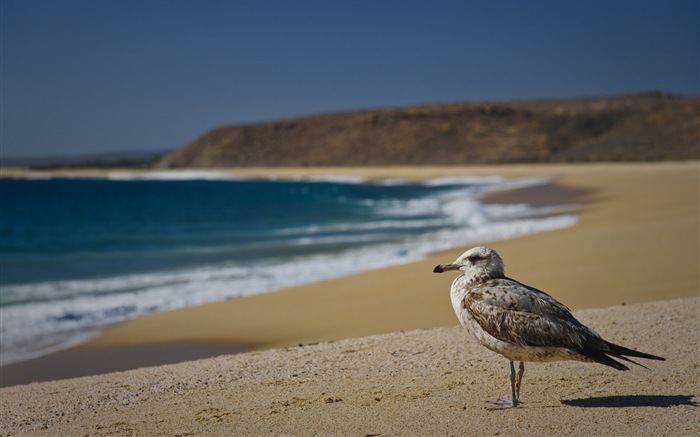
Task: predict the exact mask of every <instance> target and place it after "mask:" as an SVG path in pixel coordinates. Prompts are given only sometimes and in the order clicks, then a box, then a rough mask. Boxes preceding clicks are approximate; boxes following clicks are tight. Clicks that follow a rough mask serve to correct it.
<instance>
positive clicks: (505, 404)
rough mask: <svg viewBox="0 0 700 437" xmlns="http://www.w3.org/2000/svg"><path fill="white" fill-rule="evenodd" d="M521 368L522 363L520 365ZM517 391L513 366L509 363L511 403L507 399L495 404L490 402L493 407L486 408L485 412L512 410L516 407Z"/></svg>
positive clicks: (499, 400)
mask: <svg viewBox="0 0 700 437" xmlns="http://www.w3.org/2000/svg"><path fill="white" fill-rule="evenodd" d="M520 365H521V366H522V363H520ZM518 390H519V387H518V388H517V389H516V375H515V364H514V363H513V362H512V361H511V362H510V392H511V395H512V399H513V400H512V401H509V400H507V399H498V400H497V401H496V402H492V404H493V405H491V406H489V407H486V409H487V410H505V409H508V408H513V407H517V406H518Z"/></svg>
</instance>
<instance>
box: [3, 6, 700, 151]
mask: <svg viewBox="0 0 700 437" xmlns="http://www.w3.org/2000/svg"><path fill="white" fill-rule="evenodd" d="M0 15H1V23H0V24H1V27H2V29H1V30H0V32H1V35H0V36H1V40H0V45H1V52H0V68H1V76H0V82H1V83H0V85H1V91H2V95H1V100H0V104H1V108H0V109H1V112H0V119H1V120H0V121H1V125H0V134H1V143H0V158H1V157H37V156H54V155H77V154H86V153H88V154H89V153H104V152H117V151H163V150H173V149H176V148H179V147H182V146H184V145H185V144H187V143H189V142H190V141H192V140H194V139H195V138H197V137H198V136H200V135H201V134H203V133H204V132H205V131H207V130H208V129H211V128H214V127H217V126H221V125H231V124H242V123H252V122H257V121H266V120H275V119H280V118H289V117H297V116H304V115H309V114H315V113H322V112H334V111H347V110H361V109H370V108H383V107H396V106H407V105H417V104H425V103H448V102H473V101H499V100H514V99H517V100H525V99H550V98H568V97H599V96H611V95H619V94H627V93H635V92H642V91H661V92H665V93H674V94H680V95H685V96H696V95H698V94H699V92H700V90H699V81H700V67H699V63H700V59H699V58H700V1H698V0H661V1H650V0H600V1H598V0H587V1H576V0H559V1H555V0H548V1H544V0H532V1H526V0H502V1H499V0H495V1H476V0H472V1H469V0H467V1H441V0H428V1H417V0H416V1H411V0H405V1H398V0H397V1H393V0H391V1H390V0H385V1H382V0H376V1H359V0H357V1H341V0H337V1H330V0H329V1H311V0H306V1H302V0H299V1H294V0H285V1H273V0H269V1H265V0H261V1H223V0H219V1H213V0H203V1H188V0H119V1H104V0H91V1H84V0H71V1H67V0H0Z"/></svg>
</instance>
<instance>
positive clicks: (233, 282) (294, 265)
mask: <svg viewBox="0 0 700 437" xmlns="http://www.w3.org/2000/svg"><path fill="white" fill-rule="evenodd" d="M542 183H546V181H545V180H542V179H519V180H504V179H502V178H499V177H490V178H449V179H446V178H442V179H433V180H428V181H425V182H422V183H413V182H407V181H398V180H385V181H374V182H370V181H365V180H362V179H360V178H351V177H338V178H325V179H303V180H243V179H235V178H230V177H228V176H223V175H217V174H216V173H202V174H198V173H168V172H164V173H157V174H151V175H149V176H146V177H135V176H132V175H128V174H116V173H115V174H112V175H111V176H109V177H106V178H103V179H61V178H53V179H0V364H8V363H12V362H17V361H21V360H25V359H29V358H32V357H36V356H40V355H43V354H46V353H50V352H53V351H56V350H60V349H63V348H66V347H68V346H71V345H74V344H76V343H79V342H82V341H84V340H86V339H88V338H89V337H91V336H94V335H95V334H96V333H98V332H99V331H100V330H101V329H104V328H105V327H107V326H108V325H110V324H114V323H118V322H122V321H125V320H128V319H131V318H134V317H137V316H140V315H144V314H148V313H153V312H157V311H164V310H170V309H175V308H182V307H186V306H192V305H198V304H202V303H207V302H214V301H219V300H223V299H228V298H233V297H238V296H245V295H251V294H255V293H263V292H269V291H274V290H280V289H283V288H286V287H291V286H295V285H300V284H305V283H311V282H315V281H319V280H323V279H329V278H332V277H339V276H343V275H348V274H352V273H357V272H361V271H366V270H372V269H378V268H382V267H387V266H391V265H397V264H402V263H408V262H411V261H415V260H419V259H421V258H423V257H425V256H426V255H427V254H429V253H431V252H433V251H437V250H443V249H448V248H452V247H459V246H465V245H469V244H470V243H473V242H476V241H489V240H498V239H505V238H511V237H514V236H518V235H523V234H527V233H533V232H541V231H545V230H550V229H557V228H561V227H566V226H571V225H573V224H574V223H575V222H576V217H575V216H573V215H571V214H570V213H567V212H565V211H562V210H561V209H559V208H557V207H546V208H531V207H529V206H527V205H523V204H516V205H512V204H511V205H494V204H483V203H481V202H479V201H478V200H477V199H478V195H479V194H480V193H483V192H485V191H489V190H499V189H504V188H511V187H516V186H527V185H536V184H542Z"/></svg>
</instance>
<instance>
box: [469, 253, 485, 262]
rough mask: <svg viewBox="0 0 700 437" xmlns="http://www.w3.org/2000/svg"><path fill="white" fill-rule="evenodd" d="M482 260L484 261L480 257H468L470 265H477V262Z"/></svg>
mask: <svg viewBox="0 0 700 437" xmlns="http://www.w3.org/2000/svg"><path fill="white" fill-rule="evenodd" d="M481 259H483V258H482V257H480V256H479V255H469V256H468V257H467V261H469V262H470V263H475V262H477V261H479V260H481Z"/></svg>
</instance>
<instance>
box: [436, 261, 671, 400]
mask: <svg viewBox="0 0 700 437" xmlns="http://www.w3.org/2000/svg"><path fill="white" fill-rule="evenodd" d="M449 270H459V271H460V272H462V274H461V275H460V276H459V277H457V279H455V280H454V282H453V283H452V287H451V289H450V298H451V300H452V306H453V308H454V310H455V313H456V314H457V318H458V319H459V321H460V323H461V324H462V326H463V327H464V328H465V329H466V330H467V331H469V332H470V333H471V334H472V335H474V337H476V339H477V340H478V341H479V343H481V344H482V345H483V346H485V347H487V348H488V349H490V350H492V351H494V352H497V353H499V354H501V355H503V356H504V357H506V358H508V359H509V360H510V362H511V363H510V366H511V388H512V395H513V396H512V403H510V404H508V405H506V403H505V402H503V401H501V402H500V404H499V407H510V406H513V407H514V406H517V405H518V403H519V399H518V398H519V392H520V382H521V380H522V375H523V373H524V364H523V362H525V361H540V362H542V361H556V360H579V361H585V362H598V363H601V364H605V365H607V366H610V367H613V368H615V369H618V370H628V367H627V366H625V365H624V364H622V363H620V362H618V361H616V360H614V359H613V358H611V357H616V358H619V359H622V360H625V361H628V362H632V363H634V364H638V363H635V362H634V361H632V360H630V359H629V358H626V357H625V355H627V356H633V357H640V358H646V359H654V360H663V358H661V357H657V356H654V355H649V354H645V353H642V352H637V351H635V350H632V349H627V348H624V347H622V346H618V345H615V344H613V343H610V342H608V341H606V340H604V339H603V338H602V337H601V336H600V335H598V334H597V333H596V332H595V331H593V330H592V329H590V328H588V327H586V326H585V325H583V324H582V323H581V322H579V321H578V320H576V318H575V317H574V316H573V315H572V314H571V311H570V310H569V309H568V308H567V307H566V306H564V305H563V304H561V303H559V302H558V301H557V300H556V299H554V298H553V297H551V296H550V295H548V294H547V293H544V292H543V291H540V290H538V289H536V288H532V287H529V286H527V285H525V284H522V283H520V282H518V281H516V280H514V279H510V278H508V277H506V276H505V274H504V266H503V260H502V259H501V257H500V256H499V255H498V253H496V252H495V251H494V250H492V249H489V248H486V247H475V248H473V249H470V250H468V251H467V252H465V253H464V254H463V255H462V256H460V257H459V258H458V259H457V260H456V261H455V262H454V263H451V264H440V265H439V266H437V267H435V270H434V272H436V273H442V272H444V271H449ZM514 361H520V370H519V372H518V374H517V378H516V374H515V368H514V364H513V362H514Z"/></svg>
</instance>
